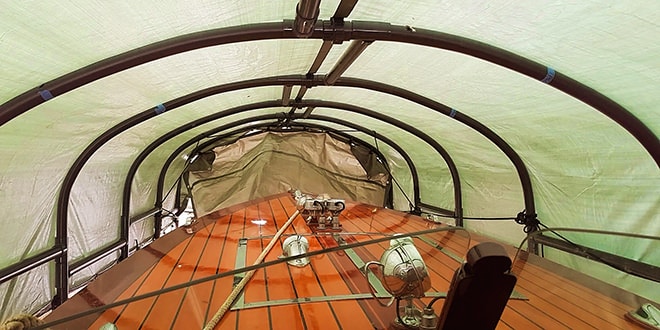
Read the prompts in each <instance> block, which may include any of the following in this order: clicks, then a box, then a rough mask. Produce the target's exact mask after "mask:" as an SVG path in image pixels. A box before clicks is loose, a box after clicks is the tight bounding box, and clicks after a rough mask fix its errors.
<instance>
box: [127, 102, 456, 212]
mask: <svg viewBox="0 0 660 330" xmlns="http://www.w3.org/2000/svg"><path fill="white" fill-rule="evenodd" d="M298 105H300V106H302V107H307V106H314V107H316V106H324V107H330V108H338V109H344V110H346V111H352V112H356V113H361V114H363V115H366V116H370V117H373V118H376V119H378V120H381V121H384V122H387V123H389V124H391V125H394V126H397V127H399V128H403V129H404V130H406V131H408V132H409V133H411V134H413V135H415V136H417V137H419V138H421V139H422V140H423V141H425V142H426V143H428V144H429V145H430V146H431V147H432V148H434V149H435V150H436V151H438V153H440V154H441V156H442V157H443V159H444V160H445V162H447V166H448V168H449V171H450V174H451V177H452V183H453V186H454V205H455V207H456V209H455V210H454V212H455V213H454V215H455V216H456V217H457V224H458V225H462V217H463V214H462V199H461V192H460V180H459V178H458V171H457V169H456V166H455V165H454V163H453V161H452V160H451V157H450V156H449V154H448V153H447V152H446V151H445V150H444V149H443V148H442V146H440V145H439V144H438V143H437V142H436V141H435V140H433V139H432V138H430V137H429V136H428V135H426V134H424V133H423V132H421V131H419V130H417V129H416V128H414V127H412V126H410V125H408V124H406V123H403V122H401V121H398V120H396V119H394V118H391V117H387V116H385V115H382V114H379V113H377V112H374V111H371V110H368V109H364V108H360V107H355V106H352V105H347V104H343V103H337V102H324V101H304V102H301V103H300V104H298ZM280 106H281V103H280V102H278V101H268V102H259V103H253V104H250V105H246V106H241V107H236V108H232V109H228V110H225V111H220V112H217V113H214V114H212V115H209V116H206V117H203V118H200V119H198V120H196V121H193V122H191V123H189V124H186V125H183V126H180V127H178V128H176V129H174V130H172V131H170V132H169V133H167V134H165V135H163V136H161V137H160V138H158V139H157V140H156V141H154V142H153V143H152V144H150V145H149V146H147V148H145V149H144V150H143V151H142V153H140V155H139V156H138V158H137V159H136V161H135V162H134V163H133V164H132V165H131V168H130V170H129V173H128V175H127V180H126V182H125V185H124V197H123V203H122V205H123V206H122V214H123V216H122V217H124V216H126V217H127V216H128V215H127V214H128V209H129V207H130V205H129V204H130V190H131V189H130V185H131V183H132V180H133V177H134V175H135V172H136V171H137V167H138V166H139V163H140V162H141V161H142V160H143V159H144V158H146V156H147V154H148V153H150V152H151V151H153V150H154V149H155V148H156V147H157V146H158V145H159V144H161V143H163V142H164V141H167V140H168V139H170V138H171V137H173V136H175V135H177V134H179V133H180V132H184V131H186V130H189V129H191V128H193V127H196V126H199V125H201V124H202V123H205V122H209V121H212V120H216V119H219V118H222V117H225V116H229V115H231V114H234V113H237V112H241V111H247V110H251V109H258V108H268V107H280ZM282 115H283V114H282ZM283 116H284V115H283ZM257 118H259V119H257ZM261 118H264V117H262V116H259V117H255V118H253V121H256V120H261ZM238 122H240V123H244V122H243V121H238ZM247 122H249V121H247ZM221 127H223V128H222V129H225V128H224V127H225V126H224V125H223V126H221ZM217 131H218V130H217V128H216V129H213V130H210V131H207V132H204V133H202V134H200V135H198V136H196V137H194V138H193V139H192V140H194V141H195V142H196V141H197V140H199V139H201V138H204V137H207V136H209V135H212V134H214V133H215V132H217ZM190 143H192V142H190ZM189 145H190V144H189V143H188V142H187V143H184V144H182V145H181V146H180V147H179V151H178V152H175V153H173V154H171V155H170V158H172V159H168V162H171V161H172V160H173V158H174V157H176V155H178V153H180V152H182V151H183V150H184V149H185V148H187V147H188V146H189ZM175 154H176V155H175ZM161 174H162V173H161ZM160 178H162V176H159V180H160ZM163 180H164V179H163ZM162 189H163V183H162V182H159V183H158V184H157V192H156V196H157V198H158V196H161V197H160V199H162V193H163V192H162ZM160 199H158V200H157V201H156V203H160ZM156 206H157V207H158V205H156Z"/></svg>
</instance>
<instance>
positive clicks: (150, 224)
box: [128, 217, 155, 251]
mask: <svg viewBox="0 0 660 330" xmlns="http://www.w3.org/2000/svg"><path fill="white" fill-rule="evenodd" d="M154 228H155V227H154V218H153V217H149V218H147V219H144V220H142V221H138V222H134V223H132V224H131V226H130V227H129V230H128V249H129V251H134V250H135V249H136V248H142V245H143V244H146V243H147V242H149V240H150V239H152V238H153V237H154Z"/></svg>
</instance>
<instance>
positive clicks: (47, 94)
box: [39, 89, 53, 101]
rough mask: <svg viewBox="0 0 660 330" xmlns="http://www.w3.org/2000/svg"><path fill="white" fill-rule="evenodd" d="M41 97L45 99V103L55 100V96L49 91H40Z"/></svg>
mask: <svg viewBox="0 0 660 330" xmlns="http://www.w3.org/2000/svg"><path fill="white" fill-rule="evenodd" d="M39 95H41V98H42V99H44V101H48V100H50V99H52V98H53V94H51V92H50V91H49V90H47V89H44V90H40V91H39Z"/></svg>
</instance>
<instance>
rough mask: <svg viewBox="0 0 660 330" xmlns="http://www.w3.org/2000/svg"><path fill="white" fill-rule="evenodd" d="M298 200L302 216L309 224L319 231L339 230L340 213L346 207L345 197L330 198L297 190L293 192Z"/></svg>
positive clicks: (297, 204)
mask: <svg viewBox="0 0 660 330" xmlns="http://www.w3.org/2000/svg"><path fill="white" fill-rule="evenodd" d="M293 197H294V198H295V200H296V208H297V209H298V210H299V211H300V216H301V217H303V219H305V221H306V222H307V225H308V226H310V227H313V229H315V230H317V231H339V230H341V224H340V223H339V214H340V213H341V211H343V210H344V209H345V208H346V204H345V202H344V200H343V199H336V198H330V196H329V195H327V194H323V195H318V196H312V195H307V194H303V193H301V192H300V191H299V190H296V191H295V192H294V193H293Z"/></svg>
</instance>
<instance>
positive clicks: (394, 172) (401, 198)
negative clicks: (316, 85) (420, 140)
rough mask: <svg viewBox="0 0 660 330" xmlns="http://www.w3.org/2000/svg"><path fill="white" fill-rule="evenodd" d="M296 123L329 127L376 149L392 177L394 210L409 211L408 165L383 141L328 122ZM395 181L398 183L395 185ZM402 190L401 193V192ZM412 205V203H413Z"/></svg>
mask: <svg viewBox="0 0 660 330" xmlns="http://www.w3.org/2000/svg"><path fill="white" fill-rule="evenodd" d="M297 122H298V123H303V122H310V123H314V124H316V125H323V126H326V127H329V128H331V129H335V130H338V131H342V132H344V133H347V134H349V135H352V136H355V137H357V138H360V139H362V141H365V142H367V143H369V144H371V145H372V146H373V147H374V148H376V147H377V148H378V150H380V152H381V153H383V155H384V156H385V158H386V159H385V161H387V164H388V166H389V169H390V173H389V174H390V175H391V177H392V180H393V182H392V185H393V189H392V192H393V203H394V209H395V210H409V209H410V203H409V201H408V199H410V201H412V199H413V182H412V174H411V172H410V168H409V167H408V164H406V161H405V159H404V158H403V156H401V155H400V154H399V153H398V152H397V151H396V150H395V149H393V148H392V147H390V146H389V145H387V144H386V143H385V142H383V141H380V140H379V141H378V142H377V143H376V142H375V141H374V137H373V136H372V135H367V134H365V133H361V132H359V131H357V130H354V129H352V128H348V127H346V126H342V125H338V124H334V123H330V122H324V121H318V120H299V121H297ZM394 181H396V182H397V183H398V186H397V183H395V182H394ZM399 186H400V187H401V188H399ZM402 190H403V192H402ZM413 203H414V201H413Z"/></svg>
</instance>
